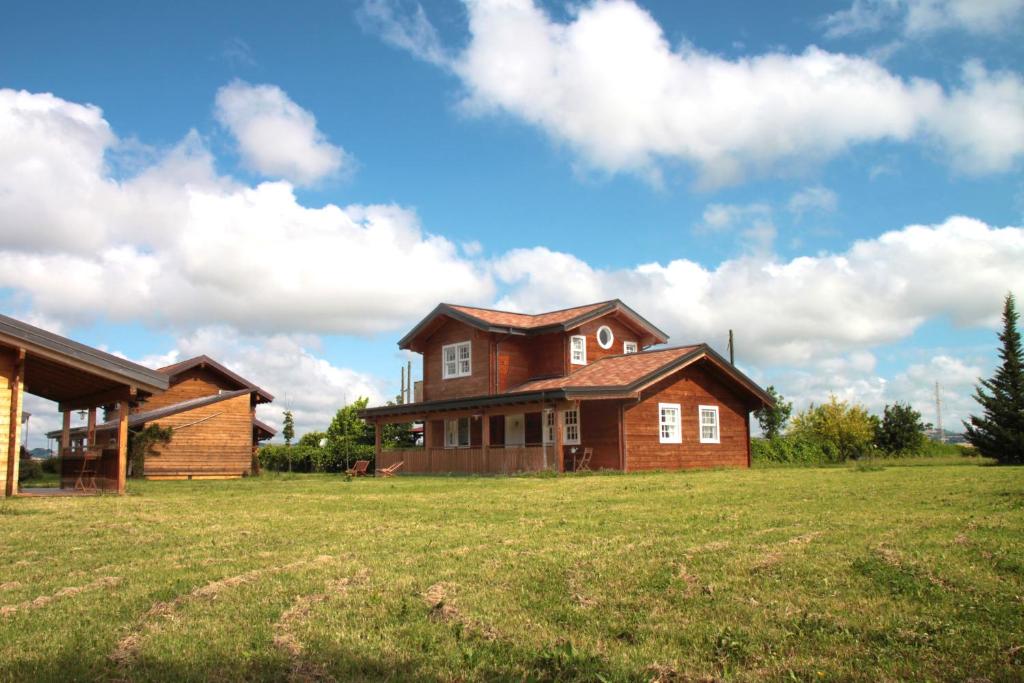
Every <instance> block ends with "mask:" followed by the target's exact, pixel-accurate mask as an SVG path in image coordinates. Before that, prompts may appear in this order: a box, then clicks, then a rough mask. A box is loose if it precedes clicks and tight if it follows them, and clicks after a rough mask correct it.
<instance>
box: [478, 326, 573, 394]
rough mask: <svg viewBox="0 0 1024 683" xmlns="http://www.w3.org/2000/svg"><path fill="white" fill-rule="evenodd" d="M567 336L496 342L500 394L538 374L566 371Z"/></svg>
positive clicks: (546, 375)
mask: <svg viewBox="0 0 1024 683" xmlns="http://www.w3.org/2000/svg"><path fill="white" fill-rule="evenodd" d="M567 344H568V342H567V341H566V336H565V335H564V334H562V333H558V334H542V335H540V336H537V337H509V338H507V339H500V340H496V341H495V348H496V352H497V357H498V374H497V383H496V386H497V393H502V392H505V391H508V390H509V389H511V388H513V387H516V386H518V385H520V384H522V383H524V382H526V381H528V380H531V379H534V378H536V377H549V376H552V375H562V374H564V373H565V363H566V359H565V349H566V345H567Z"/></svg>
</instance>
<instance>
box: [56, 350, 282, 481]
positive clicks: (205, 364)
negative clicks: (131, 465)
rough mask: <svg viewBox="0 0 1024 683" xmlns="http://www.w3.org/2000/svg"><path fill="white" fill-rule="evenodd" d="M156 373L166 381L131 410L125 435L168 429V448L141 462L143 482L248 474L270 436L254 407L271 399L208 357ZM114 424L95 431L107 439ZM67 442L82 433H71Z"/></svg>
mask: <svg viewBox="0 0 1024 683" xmlns="http://www.w3.org/2000/svg"><path fill="white" fill-rule="evenodd" d="M157 372H159V373H160V374H162V375H165V376H166V377H167V378H168V382H169V387H168V389H167V390H166V391H164V392H162V393H159V394H155V395H154V396H152V397H151V398H150V399H149V400H147V401H146V402H145V403H143V404H141V405H138V406H135V407H134V408H132V410H131V413H130V414H129V416H128V429H129V430H132V431H137V430H141V429H144V428H145V427H146V426H147V425H150V424H156V425H160V426H161V427H170V428H171V429H172V437H171V441H170V443H167V444H161V445H157V446H154V448H153V452H152V453H150V454H148V455H147V456H146V458H145V470H144V471H143V473H142V474H143V476H144V477H145V478H147V479H231V478H237V477H242V476H246V475H248V474H251V473H252V472H253V459H254V455H255V451H256V448H257V445H258V443H259V442H260V441H263V440H266V439H269V438H271V437H273V436H274V434H275V433H276V432H275V430H274V429H273V428H272V427H270V426H269V425H267V424H265V423H263V422H261V421H259V420H257V419H256V406H257V405H259V404H261V403H269V402H271V401H273V400H274V397H273V396H272V395H271V394H270V393H268V392H267V391H265V390H264V389H261V388H260V387H258V386H257V385H256V384H254V383H252V382H250V381H249V380H247V379H245V378H244V377H241V376H240V375H238V374H236V373H235V372H233V371H232V370H230V369H228V368H227V367H225V366H224V365H222V364H221V363H218V362H217V361H215V360H213V359H212V358H210V357H208V356H197V357H195V358H190V359H188V360H185V361H182V362H180V363H175V364H174V365H169V366H167V367H164V368H160V369H159V370H158V371H157ZM114 423H115V421H114V420H113V419H111V420H108V421H107V422H105V423H104V424H102V425H99V426H97V433H98V434H99V438H100V439H103V438H104V437H105V436H106V437H107V438H110V435H111V434H112V429H113V425H114ZM71 436H72V439H73V440H74V439H77V438H81V437H82V430H81V429H77V430H72V435H71Z"/></svg>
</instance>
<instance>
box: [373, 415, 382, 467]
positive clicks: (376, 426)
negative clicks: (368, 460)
mask: <svg viewBox="0 0 1024 683" xmlns="http://www.w3.org/2000/svg"><path fill="white" fill-rule="evenodd" d="M383 431H384V430H383V429H381V428H380V420H374V421H373V463H374V465H373V468H374V470H376V469H377V463H378V462H380V454H381V451H383V450H384V449H383V447H382V444H381V442H382V440H383V436H382V432H383Z"/></svg>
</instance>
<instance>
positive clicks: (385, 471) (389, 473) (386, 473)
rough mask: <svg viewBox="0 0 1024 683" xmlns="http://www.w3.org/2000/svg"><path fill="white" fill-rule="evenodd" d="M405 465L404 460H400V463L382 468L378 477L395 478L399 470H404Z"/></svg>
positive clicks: (379, 469) (378, 470) (378, 471)
mask: <svg viewBox="0 0 1024 683" xmlns="http://www.w3.org/2000/svg"><path fill="white" fill-rule="evenodd" d="M404 464H405V461H404V460H399V461H398V462H396V463H395V464H394V465H392V466H391V467H380V468H378V469H377V476H378V477H393V476H395V472H397V471H398V470H400V469H402V465H404Z"/></svg>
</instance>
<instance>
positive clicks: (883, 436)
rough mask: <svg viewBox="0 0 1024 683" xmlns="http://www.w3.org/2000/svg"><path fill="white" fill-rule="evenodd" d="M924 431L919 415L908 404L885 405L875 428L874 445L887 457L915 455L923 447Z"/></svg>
mask: <svg viewBox="0 0 1024 683" xmlns="http://www.w3.org/2000/svg"><path fill="white" fill-rule="evenodd" d="M924 430H925V424H924V423H923V422H922V421H921V413H919V412H917V411H916V410H914V409H913V408H912V407H911V406H910V404H909V403H899V402H897V403H894V404H892V405H887V406H885V412H884V414H883V416H882V419H881V421H880V422H879V423H878V425H877V427H876V428H875V445H876V446H878V448H880V449H881V450H883V451H885V452H886V453H887V454H889V455H916V454H918V453H920V452H921V451H922V450H923V449H924V446H925V435H924Z"/></svg>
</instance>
